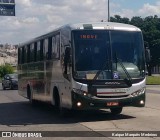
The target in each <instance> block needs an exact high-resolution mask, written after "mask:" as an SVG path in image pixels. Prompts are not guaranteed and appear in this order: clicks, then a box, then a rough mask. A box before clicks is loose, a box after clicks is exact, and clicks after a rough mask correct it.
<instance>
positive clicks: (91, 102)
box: [72, 92, 145, 110]
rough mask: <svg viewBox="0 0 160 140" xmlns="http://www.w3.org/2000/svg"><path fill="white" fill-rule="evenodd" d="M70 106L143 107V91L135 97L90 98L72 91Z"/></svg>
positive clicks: (104, 107)
mask: <svg viewBox="0 0 160 140" xmlns="http://www.w3.org/2000/svg"><path fill="white" fill-rule="evenodd" d="M72 103H73V104H72V108H73V109H76V110H88V109H107V108H116V107H125V106H133V107H144V106H145V93H144V94H141V95H139V96H135V97H128V98H119V99H107V98H96V99H95V98H92V97H87V96H84V95H80V94H77V93H75V92H72Z"/></svg>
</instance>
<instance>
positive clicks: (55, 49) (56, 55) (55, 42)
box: [52, 34, 60, 59]
mask: <svg viewBox="0 0 160 140" xmlns="http://www.w3.org/2000/svg"><path fill="white" fill-rule="evenodd" d="M52 58H53V59H60V36H59V34H57V35H56V36H54V37H52Z"/></svg>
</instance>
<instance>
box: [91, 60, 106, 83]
mask: <svg viewBox="0 0 160 140" xmlns="http://www.w3.org/2000/svg"><path fill="white" fill-rule="evenodd" d="M107 62H108V66H109V60H107V61H106V62H105V63H104V65H103V67H102V68H101V69H100V70H99V71H98V72H97V73H96V75H95V76H94V78H93V81H95V80H96V79H97V78H98V76H99V75H100V73H101V72H102V71H104V69H105V68H106V66H107V65H106V64H107ZM108 71H109V67H108Z"/></svg>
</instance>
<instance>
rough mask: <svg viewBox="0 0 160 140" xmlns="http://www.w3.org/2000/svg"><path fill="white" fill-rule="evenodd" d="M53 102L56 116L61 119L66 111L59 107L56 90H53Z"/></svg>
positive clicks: (58, 97) (59, 102)
mask: <svg viewBox="0 0 160 140" xmlns="http://www.w3.org/2000/svg"><path fill="white" fill-rule="evenodd" d="M54 101H55V110H56V112H57V114H58V115H59V116H61V117H63V116H66V114H67V109H65V108H63V107H62V106H61V101H60V96H59V93H58V90H57V89H55V90H54Z"/></svg>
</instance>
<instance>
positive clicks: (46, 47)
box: [43, 39, 48, 60]
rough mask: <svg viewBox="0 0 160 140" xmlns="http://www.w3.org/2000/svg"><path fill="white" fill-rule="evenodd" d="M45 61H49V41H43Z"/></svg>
mask: <svg viewBox="0 0 160 140" xmlns="http://www.w3.org/2000/svg"><path fill="white" fill-rule="evenodd" d="M43 52H44V59H46V60H48V39H45V40H44V41H43Z"/></svg>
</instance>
